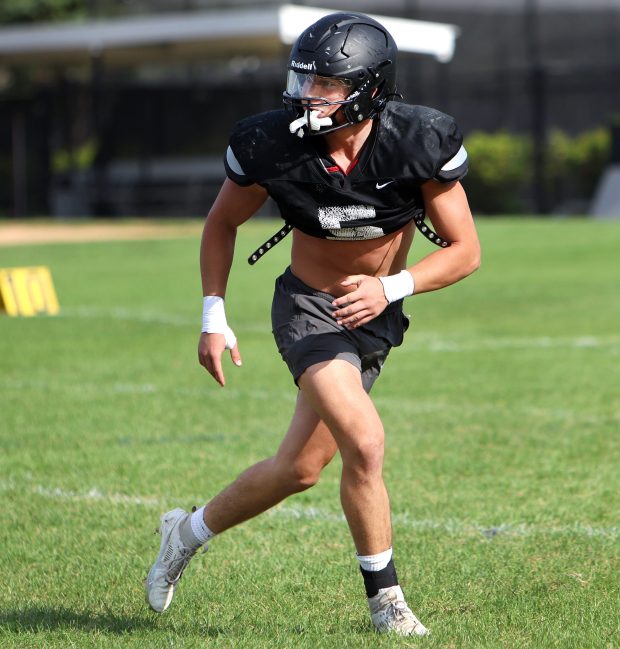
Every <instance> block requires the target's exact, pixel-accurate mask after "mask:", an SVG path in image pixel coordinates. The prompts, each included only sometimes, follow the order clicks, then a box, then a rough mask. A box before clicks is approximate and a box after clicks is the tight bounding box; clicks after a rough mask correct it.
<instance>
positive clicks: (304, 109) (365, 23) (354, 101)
mask: <svg viewBox="0 0 620 649" xmlns="http://www.w3.org/2000/svg"><path fill="white" fill-rule="evenodd" d="M397 52H398V50H397V47H396V43H395V42H394V39H393V38H392V36H391V35H390V33H389V32H388V31H387V29H385V27H383V25H381V24H380V23H378V22H377V21H376V20H374V19H372V18H370V17H369V16H366V15H364V14H361V13H346V12H343V13H333V14H329V15H327V16H324V17H323V18H321V19H320V20H318V21H317V22H316V23H314V24H313V25H311V26H310V27H308V28H307V29H306V30H305V31H304V32H303V33H302V34H301V35H300V36H299V38H298V39H297V41H296V42H295V44H294V45H293V48H292V50H291V54H290V57H289V61H288V78H287V87H286V91H285V92H284V95H283V100H284V103H285V104H286V105H287V106H288V107H289V109H290V111H291V116H292V117H293V118H297V119H298V121H302V120H300V119H299V118H302V117H304V116H307V119H308V123H307V127H308V128H307V134H308V135H318V134H322V133H329V132H330V131H335V130H336V129H339V128H344V127H346V126H351V125H353V124H358V123H359V122H361V121H363V120H365V119H368V118H372V117H375V116H376V115H377V114H379V113H380V112H381V111H382V110H383V109H384V108H385V105H386V103H387V101H388V100H389V99H390V98H392V97H394V96H396V95H397V93H396V54H397ZM338 86H340V88H338ZM322 88H325V89H326V91H325V92H321V89H322ZM309 89H312V92H311V94H310V93H309ZM317 89H318V92H317ZM319 93H320V94H319ZM334 96H336V97H337V98H336V99H334ZM333 105H340V108H339V110H338V116H339V117H338V123H334V124H332V125H328V126H323V125H321V126H320V128H319V127H318V123H321V124H323V123H324V120H320V122H318V123H316V122H314V123H313V124H312V128H311V127H310V125H311V122H310V111H311V110H312V108H317V107H320V106H333ZM314 119H315V118H314V117H313V120H314ZM326 121H327V122H330V121H331V120H326ZM291 126H293V125H291Z"/></svg>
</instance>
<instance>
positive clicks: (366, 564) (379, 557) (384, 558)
mask: <svg viewBox="0 0 620 649" xmlns="http://www.w3.org/2000/svg"><path fill="white" fill-rule="evenodd" d="M391 558H392V548H389V549H388V550H385V552H379V554H369V555H367V556H362V555H359V554H358V555H357V560H358V561H359V562H360V566H361V567H362V570H367V571H368V572H377V571H379V570H383V569H384V568H385V567H386V566H387V564H388V563H390V559H391Z"/></svg>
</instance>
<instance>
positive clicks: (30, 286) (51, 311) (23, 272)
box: [0, 266, 60, 316]
mask: <svg viewBox="0 0 620 649" xmlns="http://www.w3.org/2000/svg"><path fill="white" fill-rule="evenodd" d="M0 311H6V312H7V315H12V316H33V315H39V314H42V313H47V314H48V315H56V314H57V313H58V312H59V311H60V307H59V305H58V298H57V297H56V291H55V290H54V283H53V282H52V275H51V273H50V271H49V268H47V267H46V266H28V267H22V268H0Z"/></svg>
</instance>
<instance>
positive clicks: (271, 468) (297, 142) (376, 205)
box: [146, 13, 480, 636]
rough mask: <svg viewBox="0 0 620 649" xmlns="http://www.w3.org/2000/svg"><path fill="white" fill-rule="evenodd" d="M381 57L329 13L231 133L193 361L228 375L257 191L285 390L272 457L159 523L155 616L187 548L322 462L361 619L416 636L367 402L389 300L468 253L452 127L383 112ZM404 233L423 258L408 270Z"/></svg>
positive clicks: (371, 29) (381, 32) (383, 34)
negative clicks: (286, 259) (352, 555)
mask: <svg viewBox="0 0 620 649" xmlns="http://www.w3.org/2000/svg"><path fill="white" fill-rule="evenodd" d="M396 55H397V48H396V45H395V43H394V40H393V38H392V37H391V36H390V34H389V33H388V31H387V30H386V29H385V28H384V27H383V26H382V25H381V24H379V23H378V22H376V21H375V20H373V19H371V18H369V17H368V16H365V15H363V14H359V13H335V14H331V15H328V16H326V17H324V18H322V19H320V20H319V21H318V22H316V23H315V24H313V25H312V26H310V27H309V28H308V29H306V30H305V31H304V32H303V33H302V34H301V36H300V37H299V38H298V40H297V42H296V43H295V44H294V46H293V48H292V51H291V55H290V59H289V62H288V79H287V86H286V91H285V93H284V103H285V104H286V106H285V107H284V108H282V109H280V110H274V111H270V112H266V113H262V114H259V115H255V116H252V117H249V118H247V119H244V120H242V121H241V122H240V123H238V124H237V125H236V127H235V128H234V130H233V132H232V135H231V137H230V146H229V147H228V150H227V152H226V155H225V167H226V174H227V179H226V180H225V182H224V184H223V186H222V188H221V191H220V193H219V195H218V196H217V198H216V200H215V202H214V204H213V206H212V208H211V210H210V212H209V215H208V217H207V220H206V223H205V227H204V233H203V238H202V245H201V255H200V259H201V272H202V285H203V294H204V311H203V327H202V334H201V336H200V342H199V347H198V356H199V360H200V363H201V364H202V365H203V366H204V367H205V368H206V370H207V371H208V372H209V373H210V374H211V375H212V376H213V378H214V379H215V380H216V381H217V382H218V383H219V384H220V385H221V386H224V385H225V375H224V371H223V367H222V360H221V359H222V355H223V353H224V350H225V349H229V350H230V355H231V358H232V362H233V363H234V364H235V365H241V355H240V351H239V346H238V344H237V339H236V337H235V335H234V333H233V331H232V329H231V328H230V326H229V325H228V322H227V319H226V315H225V311H224V296H225V293H226V285H227V280H228V275H229V271H230V267H231V263H232V259H233V250H234V246H235V234H236V231H237V228H238V227H239V226H240V225H241V224H242V223H244V222H245V221H247V220H248V219H249V218H250V217H251V216H252V215H253V214H254V213H255V212H256V211H257V210H258V209H259V208H260V207H261V205H263V203H264V202H265V200H266V199H267V197H268V196H270V197H271V198H272V199H273V200H274V201H275V203H276V204H277V206H278V207H279V210H280V213H281V215H282V218H283V219H284V221H285V222H286V225H285V227H284V228H283V229H282V231H281V232H279V233H278V234H277V235H275V236H274V237H273V238H272V239H271V240H270V241H269V242H267V243H266V244H265V245H264V246H263V247H262V248H261V249H259V250H258V251H257V252H256V253H255V255H254V256H253V258H252V259H251V262H253V261H256V259H257V258H258V257H260V256H261V255H262V254H264V253H265V252H266V251H267V250H268V249H269V248H270V247H271V246H272V245H274V244H275V243H277V241H278V240H279V239H280V238H281V237H282V236H284V235H286V233H287V232H288V231H289V230H292V232H293V240H292V248H291V261H290V266H289V267H288V268H286V270H284V272H283V274H282V275H281V276H280V277H278V278H277V280H276V283H275V293H274V298H273V305H272V324H273V327H272V328H273V333H274V337H275V341H276V344H277V347H278V350H279V352H280V354H281V356H282V358H283V360H284V361H285V363H286V364H287V366H288V368H289V370H290V372H291V375H292V378H293V380H294V382H295V384H296V385H297V387H298V396H297V402H296V407H295V412H294V414H293V417H292V421H291V423H290V426H289V428H288V431H287V432H286V434H285V435H284V438H283V440H282V443H281V445H280V447H279V448H278V449H277V451H276V452H275V454H274V455H273V456H272V457H269V458H267V459H265V460H263V461H262V462H259V463H257V464H256V465H254V466H252V467H250V468H249V469H247V470H246V471H245V472H244V473H242V474H241V475H240V476H239V477H238V478H237V479H236V480H235V481H233V482H232V484H230V485H229V486H228V487H226V488H225V489H224V490H223V491H222V492H221V493H219V494H217V495H216V496H215V497H213V498H212V499H211V500H210V501H209V502H208V503H207V504H206V505H205V506H204V507H201V508H200V509H198V510H196V511H194V512H193V513H188V512H185V511H183V510H181V509H175V510H172V511H170V512H168V513H166V514H164V515H163V516H162V517H161V525H160V532H161V536H162V538H161V547H160V552H159V556H158V557H157V559H156V561H155V563H154V565H153V566H152V568H151V570H150V572H149V574H148V577H147V580H146V590H147V596H148V601H149V603H150V605H151V607H152V608H153V609H154V610H156V611H159V612H162V611H164V610H165V609H166V608H167V607H168V606H169V604H170V602H171V599H172V596H173V593H174V589H175V586H176V584H177V582H178V580H179V578H180V577H181V575H182V573H183V570H184V569H185V567H186V565H187V563H188V562H189V560H190V559H191V558H192V557H193V556H194V554H195V553H196V551H197V550H198V549H199V548H200V547H201V546H202V545H204V544H206V543H207V542H208V541H209V540H210V539H211V538H212V537H213V536H214V535H216V534H220V533H222V532H224V531H225V530H227V529H229V528H231V527H233V526H235V525H238V524H239V523H241V522H243V521H245V520H247V519H249V518H252V517H253V516H256V515H257V514H259V513H261V512H263V511H265V510H267V509H269V508H270V507H273V506H274V505H275V504H277V503H279V502H280V501H282V500H283V499H284V498H286V497H287V496H289V495H291V494H294V493H296V492H299V491H302V490H304V489H308V488H309V487H311V486H312V485H314V484H316V482H317V480H318V479H319V475H320V473H321V470H322V469H323V467H325V465H327V464H328V462H330V460H331V459H332V458H333V457H334V455H335V454H336V452H339V453H340V456H341V459H342V477H341V487H340V496H341V502H342V508H343V511H344V514H345V516H346V520H347V523H348V525H349V528H350V531H351V535H352V537H353V542H354V545H355V549H356V553H357V560H358V561H359V565H360V569H361V574H362V576H363V581H364V585H365V589H366V595H367V597H368V605H369V609H370V616H371V620H372V624H373V625H374V627H375V629H376V630H378V631H388V632H394V633H397V634H400V635H403V636H409V635H414V636H422V635H425V634H426V633H427V629H426V628H425V627H424V625H423V624H422V623H421V622H420V621H419V620H418V618H417V617H416V616H415V615H414V614H413V612H412V611H411V609H410V608H409V607H408V605H407V604H406V601H405V598H404V595H403V591H402V589H401V586H400V585H399V582H398V577H397V573H396V569H395V565H394V560H393V558H392V527H391V522H390V504H389V500H388V494H387V491H386V488H385V484H384V482H383V477H382V466H383V455H384V430H383V426H382V423H381V420H380V418H379V416H378V414H377V411H376V409H375V407H374V405H373V402H372V401H371V399H370V397H369V392H370V389H371V387H372V385H373V383H374V381H375V380H376V378H377V377H378V375H379V373H380V371H381V368H382V366H383V364H384V362H385V360H386V358H387V355H388V353H389V351H390V349H391V348H392V347H395V346H398V345H400V344H401V343H402V340H403V335H404V333H405V331H406V329H407V326H408V321H407V319H406V318H405V316H404V315H403V308H402V307H403V300H404V298H406V297H408V296H411V295H415V294H420V293H424V292H427V291H433V290H436V289H441V288H443V287H445V286H448V285H450V284H453V283H455V282H457V281H459V280H461V279H462V278H464V277H466V276H467V275H469V274H470V273H472V272H473V271H475V270H476V269H477V268H478V265H479V260H480V248H479V243H478V238H477V235H476V230H475V227H474V223H473V219H472V215H471V212H470V209H469V207H468V203H467V199H466V196H465V193H464V191H463V187H462V186H461V184H460V182H459V180H460V179H461V178H462V177H463V176H464V175H465V173H466V170H467V153H466V151H465V149H464V148H463V145H462V136H461V133H460V131H459V129H458V127H457V126H456V124H455V122H454V120H453V119H452V117H450V116H448V115H445V114H443V113H441V112H439V111H436V110H433V109H431V108H426V107H422V106H413V105H409V104H406V103H402V102H401V101H398V99H399V95H398V94H397V91H396ZM425 215H427V216H428V217H429V219H430V221H431V223H432V225H433V228H434V230H436V232H437V235H435V234H434V233H432V231H431V230H430V229H429V228H428V227H427V226H425V225H424V223H423V220H424V216H425ZM415 223H417V224H418V225H419V226H420V228H421V229H423V230H426V233H427V235H428V236H430V237H431V238H434V240H435V242H436V243H438V244H439V245H440V247H439V248H438V249H437V250H435V251H434V252H432V253H431V254H429V255H428V256H426V257H425V258H424V259H422V260H421V261H419V262H417V263H416V264H414V265H412V266H410V267H407V254H408V251H409V249H410V246H411V243H412V240H413V235H414V224H415Z"/></svg>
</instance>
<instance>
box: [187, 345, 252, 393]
mask: <svg viewBox="0 0 620 649" xmlns="http://www.w3.org/2000/svg"><path fill="white" fill-rule="evenodd" d="M225 349H226V338H225V336H224V334H209V333H202V334H200V340H199V341H198V361H199V362H200V364H201V365H202V366H203V367H204V368H205V369H206V370H207V372H209V374H210V375H211V376H212V377H213V378H214V379H215V380H216V381H217V382H218V383H219V384H220V385H221V386H222V387H224V386H225V385H226V379H225V378H224V371H223V370H222V353H223V352H224V350H225ZM230 358H231V359H232V362H233V363H234V364H235V365H237V366H238V367H240V366H241V364H242V362H241V355H240V354H239V345H238V344H237V342H235V344H234V346H233V347H232V348H231V349H230Z"/></svg>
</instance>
